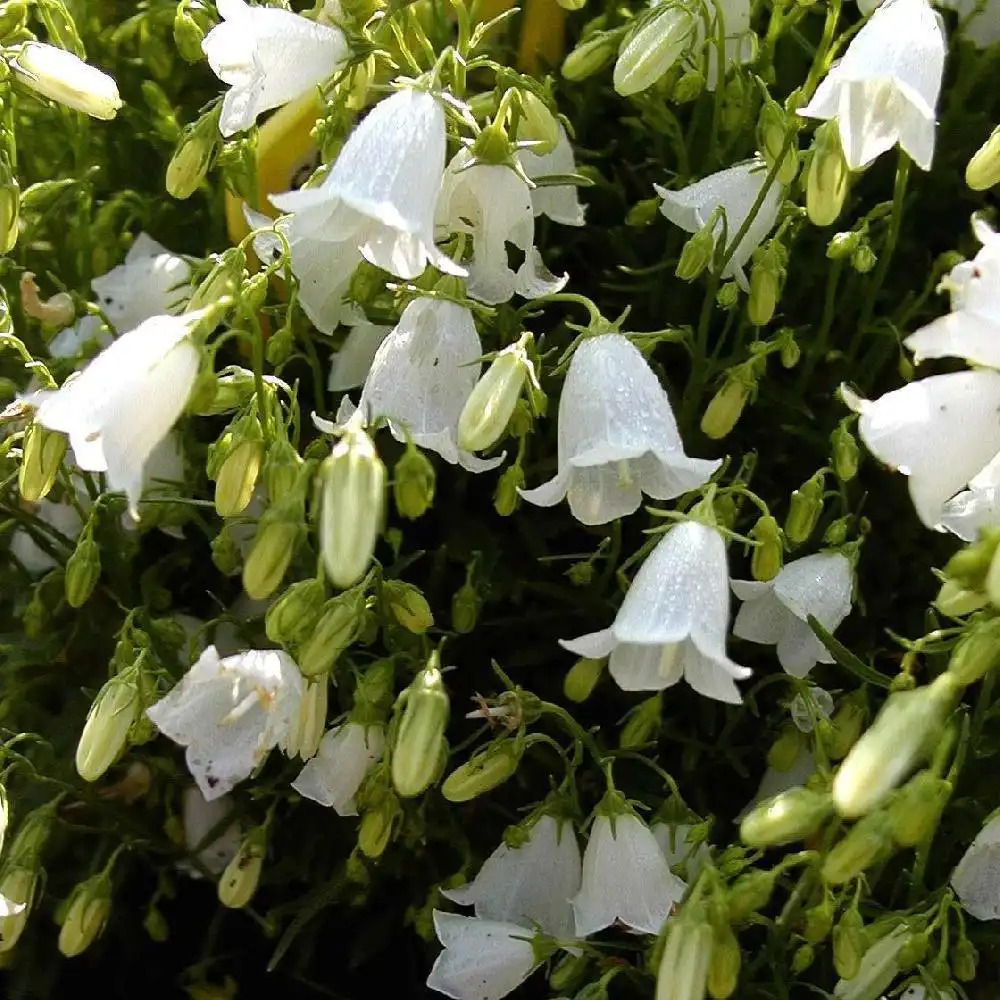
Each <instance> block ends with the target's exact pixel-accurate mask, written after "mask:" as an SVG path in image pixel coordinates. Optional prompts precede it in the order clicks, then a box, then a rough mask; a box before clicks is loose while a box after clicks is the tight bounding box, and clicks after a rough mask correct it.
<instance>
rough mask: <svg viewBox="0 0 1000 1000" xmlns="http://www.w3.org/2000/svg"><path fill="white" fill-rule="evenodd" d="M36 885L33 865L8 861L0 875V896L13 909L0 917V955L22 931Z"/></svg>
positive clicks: (36, 873) (7, 950) (36, 875)
mask: <svg viewBox="0 0 1000 1000" xmlns="http://www.w3.org/2000/svg"><path fill="white" fill-rule="evenodd" d="M37 887H38V870H37V868H35V867H34V866H26V865H21V864H15V863H10V864H8V866H7V867H6V868H5V870H4V872H3V875H2V876H0V896H2V897H3V898H4V899H6V900H7V901H8V902H9V903H10V904H11V910H12V911H13V912H8V913H7V915H6V916H3V917H0V955H2V954H5V953H6V952H9V951H10V950H11V949H12V948H13V947H14V945H16V944H17V942H18V940H19V939H20V937H21V935H22V934H23V933H24V928H25V926H26V925H27V923H28V915H29V913H30V912H31V904H32V902H33V900H34V896H35V890H36V888H37Z"/></svg>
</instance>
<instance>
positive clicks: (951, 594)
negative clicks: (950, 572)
mask: <svg viewBox="0 0 1000 1000" xmlns="http://www.w3.org/2000/svg"><path fill="white" fill-rule="evenodd" d="M987 604H989V598H988V597H987V596H986V594H983V593H981V592H980V591H978V590H967V589H966V588H965V587H963V586H962V585H961V584H960V583H959V582H958V581H957V580H945V581H944V583H942V584H941V589H940V590H939V591H938V595H937V597H935V598H934V606H935V607H936V608H937V609H938V611H940V612H941V613H942V614H945V615H949V616H952V617H956V618H957V617H960V616H962V615H968V614H971V613H972V612H973V611H978V610H979V609H980V608H984V607H986V605H987Z"/></svg>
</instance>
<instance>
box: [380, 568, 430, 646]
mask: <svg viewBox="0 0 1000 1000" xmlns="http://www.w3.org/2000/svg"><path fill="white" fill-rule="evenodd" d="M382 593H383V595H384V596H385V600H386V603H387V604H388V605H389V610H390V611H391V612H392V616H393V618H395V619H396V621H397V622H399V624H400V625H402V626H403V628H405V629H406V630H407V631H409V632H413V633H414V634H415V635H422V634H423V633H424V632H426V631H427V630H428V629H429V628H430V627H431V626H432V625H433V624H434V615H433V614H432V613H431V607H430V605H429V604H428V603H427V598H426V597H424V595H423V594H422V593H421V592H420V591H419V590H417V588H416V587H414V586H413V585H412V584H409V583H404V582H403V581H402V580H387V581H386V582H385V583H384V584H383V585H382Z"/></svg>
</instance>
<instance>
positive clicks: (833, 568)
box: [732, 552, 853, 677]
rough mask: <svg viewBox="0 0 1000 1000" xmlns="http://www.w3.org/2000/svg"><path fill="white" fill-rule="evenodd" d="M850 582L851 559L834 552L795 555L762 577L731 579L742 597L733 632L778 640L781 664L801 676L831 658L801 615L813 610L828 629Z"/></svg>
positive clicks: (841, 612)
mask: <svg viewBox="0 0 1000 1000" xmlns="http://www.w3.org/2000/svg"><path fill="white" fill-rule="evenodd" d="M852 585H853V580H852V578H851V564H850V561H849V560H848V559H847V557H846V556H844V555H841V554H840V553H839V552H818V553H816V554H815V555H811V556H805V557H803V558H802V559H796V560H794V561H793V562H790V563H787V564H786V565H785V566H784V567H783V568H782V569H781V571H780V572H779V573H778V575H777V576H776V577H775V578H774V579H773V580H770V581H768V582H767V583H757V582H756V581H754V580H733V582H732V587H733V593H734V594H735V595H736V596H737V597H738V598H739V599H740V600H741V601H744V602H745V603H744V604H743V607H741V608H740V610H739V614H737V616H736V621H735V623H734V624H733V635H735V636H738V637H739V638H740V639H746V640H748V641H749V642H760V643H766V644H768V645H775V646H777V653H778V660H779V662H780V663H781V665H782V667H784V668H785V670H786V671H787V672H788V673H790V674H791V675H792V676H793V677H805V676H806V674H808V673H809V671H810V670H811V669H812V668H813V667H814V666H815V665H816V664H817V663H833V657H832V656H831V655H830V654H829V653H828V652H827V650H826V648H825V647H824V646H823V644H822V643H821V642H820V641H819V639H817V638H816V636H815V635H814V634H813V630H812V629H811V628H810V627H809V623H808V622H807V620H806V619H807V618H808V616H809V615H812V616H814V617H815V618H816V620H817V621H818V622H819V623H820V624H821V625H822V626H823V627H824V628H825V629H826V630H827V631H828V632H833V631H834V629H836V628H837V626H838V625H839V624H840V623H841V622H842V621H843V620H844V619H845V618H846V617H847V615H848V614H849V613H850V610H851V588H852Z"/></svg>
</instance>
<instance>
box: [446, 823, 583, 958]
mask: <svg viewBox="0 0 1000 1000" xmlns="http://www.w3.org/2000/svg"><path fill="white" fill-rule="evenodd" d="M580 865H581V861H580V847H579V845H578V844H577V841H576V834H575V833H574V832H573V824H572V823H569V822H566V821H560V820H559V819H557V818H556V817H554V816H549V815H543V816H542V817H541V818H540V819H539V820H538V821H537V822H535V823H534V825H533V826H532V827H531V829H530V831H529V832H528V835H527V839H526V840H525V842H524V843H523V844H522V845H521V846H519V847H508V845H507V844H506V843H501V844H500V846H499V847H498V848H497V849H496V850H495V851H494V852H493V853H492V854H491V855H490V856H489V857H488V858H487V859H486V861H484V862H483V866H482V868H480V869H479V874H478V875H476V877H475V879H474V880H473V881H472V882H470V883H469V884H468V885H464V886H461V887H459V888H458V889H449V890H442V895H444V896H445V897H447V898H448V899H450V900H451V901H452V902H455V903H458V904H459V905H460V906H475V908H476V909H475V913H476V916H477V917H478V918H480V919H482V920H497V921H505V922H508V923H513V924H519V925H521V926H522V927H531V926H533V925H534V924H536V923H537V924H538V926H539V927H540V928H541V929H542V931H544V932H545V933H546V934H550V935H551V936H552V937H555V938H560V939H563V940H565V939H567V938H571V937H572V936H573V910H572V907H571V905H570V900H571V899H572V898H573V897H574V896H575V895H576V894H577V892H579V890H580V878H581V869H580Z"/></svg>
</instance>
